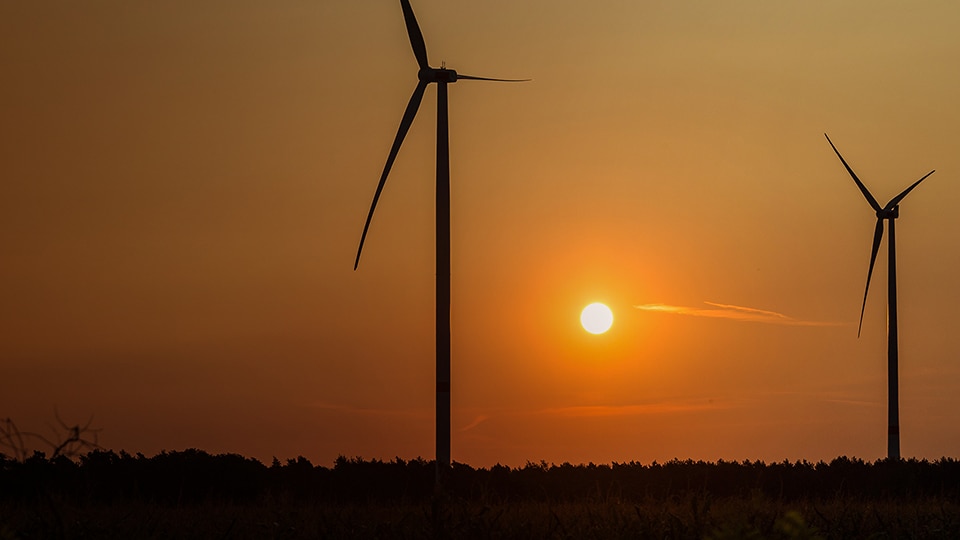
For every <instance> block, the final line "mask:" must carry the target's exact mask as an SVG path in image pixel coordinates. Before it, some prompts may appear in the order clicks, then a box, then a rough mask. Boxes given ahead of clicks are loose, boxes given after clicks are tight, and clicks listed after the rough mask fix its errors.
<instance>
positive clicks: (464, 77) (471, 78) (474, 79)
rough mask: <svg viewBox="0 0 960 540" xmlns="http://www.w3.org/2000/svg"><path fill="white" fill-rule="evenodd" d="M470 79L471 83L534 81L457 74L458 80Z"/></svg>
mask: <svg viewBox="0 0 960 540" xmlns="http://www.w3.org/2000/svg"><path fill="white" fill-rule="evenodd" d="M460 79H469V80H471V81H495V82H529V81H532V80H533V79H491V78H490V77H474V76H473V75H461V74H459V73H457V80H460Z"/></svg>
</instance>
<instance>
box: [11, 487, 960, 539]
mask: <svg viewBox="0 0 960 540" xmlns="http://www.w3.org/2000/svg"><path fill="white" fill-rule="evenodd" d="M438 516H439V520H438V521H435V520H434V515H433V509H432V507H431V505H430V504H425V503H404V502H392V503H370V504H357V503H350V504H329V503H319V502H310V503H304V504H298V503H297V502H295V501H281V500H273V501H270V500H265V501H262V502H261V503H258V504H236V503H223V502H210V503H203V502H201V503H196V504H190V505H168V504H150V503H146V502H138V501H133V502H115V503H110V504H106V503H94V504H86V503H79V504H78V503H75V502H69V501H55V500H50V501H48V502H47V503H46V504H43V505H32V506H24V505H17V504H6V505H4V506H3V507H2V508H0V539H3V540H12V539H24V540H26V539H28V538H63V539H73V538H104V539H112V538H116V539H121V538H122V539H130V538H138V539H144V540H148V539H155V538H156V539H159V538H182V539H210V538H224V539H227V538H233V539H300V538H327V539H337V538H384V539H391V538H397V539H412V538H435V537H440V538H457V539H460V538H463V539H472V538H478V539H480V538H483V539H493V538H500V539H514V538H516V539H521V538H523V539H529V538H558V539H560V538H577V539H593V538H597V539H601V538H602V539H608V538H609V539H618V538H657V539H663V538H672V539H715V540H721V539H732V538H777V539H802V538H810V539H812V538H824V539H832V538H918V539H922V538H960V507H958V505H957V504H956V503H955V502H953V501H945V500H937V499H924V500H889V501H872V500H871V501H863V500H861V501H858V500H854V499H835V500H829V501H792V502H791V503H790V504H784V503H781V502H778V501H776V500H772V499H768V498H742V497H732V498H731V497H728V498H722V499H716V500H714V499H712V498H710V497H709V496H690V497H686V498H674V499H671V500H665V501H658V500H646V501H642V502H637V503H626V502H620V501H616V500H608V501H582V502H559V503H558V502H543V501H514V502H510V503H493V504H490V503H483V502H477V501H455V500H450V501H447V502H446V504H444V505H442V509H440V510H439V512H438Z"/></svg>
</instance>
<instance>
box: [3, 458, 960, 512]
mask: <svg viewBox="0 0 960 540" xmlns="http://www.w3.org/2000/svg"><path fill="white" fill-rule="evenodd" d="M434 475H435V465H434V462H432V461H427V460H424V459H421V458H417V459H413V460H403V459H400V458H396V459H394V460H392V461H382V460H376V459H374V460H364V459H360V458H347V457H343V456H341V457H339V458H338V459H337V460H336V461H335V462H334V464H333V466H332V467H325V466H321V465H314V464H313V463H311V462H310V461H309V460H308V459H306V458H304V457H302V456H300V457H297V458H296V459H288V460H286V461H285V462H281V461H280V460H278V459H276V458H274V460H273V462H272V463H271V464H270V465H265V464H264V463H261V462H260V461H258V460H256V459H252V458H246V457H243V456H240V455H238V454H216V455H214V454H210V453H207V452H205V451H203V450H197V449H188V450H183V451H174V452H166V451H165V452H161V453H159V454H157V455H154V456H152V457H147V456H144V455H143V454H139V453H138V454H135V455H132V454H129V453H126V452H123V451H121V452H119V453H117V452H114V451H112V450H101V449H98V450H93V451H91V452H88V453H86V454H84V455H80V456H78V457H76V458H73V459H71V458H69V457H66V456H63V455H59V456H56V457H50V458H48V457H47V456H46V455H45V454H44V453H42V452H34V453H33V455H31V456H29V457H27V458H25V459H14V458H12V457H9V456H5V455H3V454H0V500H6V501H19V502H26V501H30V500H38V499H41V498H49V497H51V496H57V497H64V498H70V499H75V500H79V501H87V502H91V503H93V502H96V503H104V502H106V503H109V502H112V501H121V500H123V501H131V500H141V501H144V502H148V503H160V504H192V503H197V502H208V501H211V500H213V501H218V500H219V501H229V502H241V503H242V502H256V501H263V500H274V501H281V502H282V501H283V500H288V499H289V500H297V501H317V502H323V503H333V504H337V503H372V502H390V501H395V502H422V501H428V500H430V498H431V497H432V496H433V494H434ZM443 486H444V492H445V493H446V494H447V495H449V496H451V497H456V498H462V499H465V500H475V501H490V502H496V503H509V502H510V501H520V500H523V501H544V502H576V501H585V500H591V501H615V502H617V501H622V502H631V501H632V502H639V501H648V500H667V499H671V498H675V499H682V498H685V497H689V496H691V495H696V496H709V497H740V498H750V497H762V498H766V499H777V500H783V501H795V500H809V499H836V498H855V499H860V500H886V499H892V498H901V497H909V498H938V499H941V500H943V499H948V500H960V462H958V461H957V460H955V459H952V458H941V459H938V460H935V461H927V460H916V459H908V460H899V461H890V460H878V461H875V462H869V461H864V460H862V459H856V458H848V457H839V458H836V459H834V460H832V461H830V462H829V463H828V462H823V461H819V462H816V463H811V462H807V461H796V462H789V461H783V462H778V463H769V464H768V463H764V462H762V461H742V462H737V461H723V460H720V461H716V462H704V461H693V460H683V461H681V460H671V461H668V462H665V463H657V462H653V463H650V464H641V463H637V462H627V463H612V464H599V465H598V464H593V463H589V464H581V465H572V464H570V463H563V464H560V465H556V464H548V463H546V462H539V463H532V462H530V463H527V464H526V465H524V466H522V467H507V466H503V465H495V466H493V467H490V468H474V467H471V466H469V465H466V464H462V463H454V464H453V466H452V467H451V468H450V469H449V471H448V472H447V473H446V474H445V476H444V479H443Z"/></svg>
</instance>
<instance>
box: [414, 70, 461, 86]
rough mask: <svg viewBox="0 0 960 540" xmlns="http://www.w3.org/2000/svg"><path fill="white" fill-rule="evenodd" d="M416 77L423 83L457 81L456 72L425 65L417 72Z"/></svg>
mask: <svg viewBox="0 0 960 540" xmlns="http://www.w3.org/2000/svg"><path fill="white" fill-rule="evenodd" d="M417 78H418V79H420V80H421V81H423V82H425V83H434V82H435V83H455V82H457V72H456V71H454V70H452V69H446V68H440V69H435V68H432V67H426V68H421V69H420V71H418V72H417Z"/></svg>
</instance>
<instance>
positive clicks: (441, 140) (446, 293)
mask: <svg viewBox="0 0 960 540" xmlns="http://www.w3.org/2000/svg"><path fill="white" fill-rule="evenodd" d="M400 7H401V9H402V10H403V18H404V21H405V22H406V26H407V34H408V35H409V37H410V45H411V46H412V47H413V55H414V57H416V59H417V64H418V65H419V67H420V69H419V71H418V72H417V78H418V79H419V82H418V83H417V86H416V88H414V90H413V95H412V96H411V97H410V102H409V103H407V108H406V110H405V111H404V113H403V118H402V119H401V120H400V128H399V129H398V130H397V136H396V137H395V138H394V140H393V146H392V147H391V148H390V153H389V154H388V155H387V162H386V164H385V165H384V167H383V173H382V174H381V175H380V183H379V184H377V190H376V192H375V193H374V195H373V202H372V203H371V204H370V211H369V212H368V213H367V221H366V223H364V225H363V233H362V234H361V235H360V246H359V247H358V248H357V258H356V260H355V261H354V263H353V269H354V270H356V269H357V267H358V266H359V265H360V254H361V253H362V252H363V243H364V241H365V240H366V238H367V231H368V230H369V228H370V221H371V220H372V219H373V212H374V210H376V208H377V201H378V200H379V199H380V193H381V192H382V191H383V186H384V184H385V183H386V181H387V176H388V175H389V174H390V168H391V167H393V162H394V160H395V159H396V157H397V153H398V152H399V151H400V146H401V145H402V144H403V139H404V137H405V136H406V135H407V131H408V130H409V129H410V125H411V124H412V123H413V119H414V118H415V117H416V116H417V111H418V110H419V108H420V102H421V101H422V100H423V93H424V91H425V90H426V88H427V85H428V84H431V83H436V85H437V191H436V212H437V217H436V230H437V233H436V235H437V236H436V241H437V283H436V286H437V293H436V300H437V307H436V332H437V337H436V347H437V353H436V354H437V388H436V393H437V404H436V414H437V426H436V428H437V438H436V444H437V461H436V464H437V481H438V482H439V478H440V474H441V471H442V470H444V469H446V468H448V467H449V466H450V143H449V125H448V115H447V85H448V84H451V83H455V82H457V81H458V80H463V79H468V80H479V81H499V82H523V81H525V80H529V79H524V80H516V79H491V78H487V77H475V76H472V75H462V74H459V73H457V72H456V71H454V70H452V69H446V66H445V65H443V66H442V67H440V68H439V69H437V68H432V67H430V64H429V63H428V62H427V47H426V44H425V43H424V40H423V34H422V33H421V32H420V25H419V24H417V19H416V17H415V16H414V14H413V8H412V7H410V2H409V0H400Z"/></svg>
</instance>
